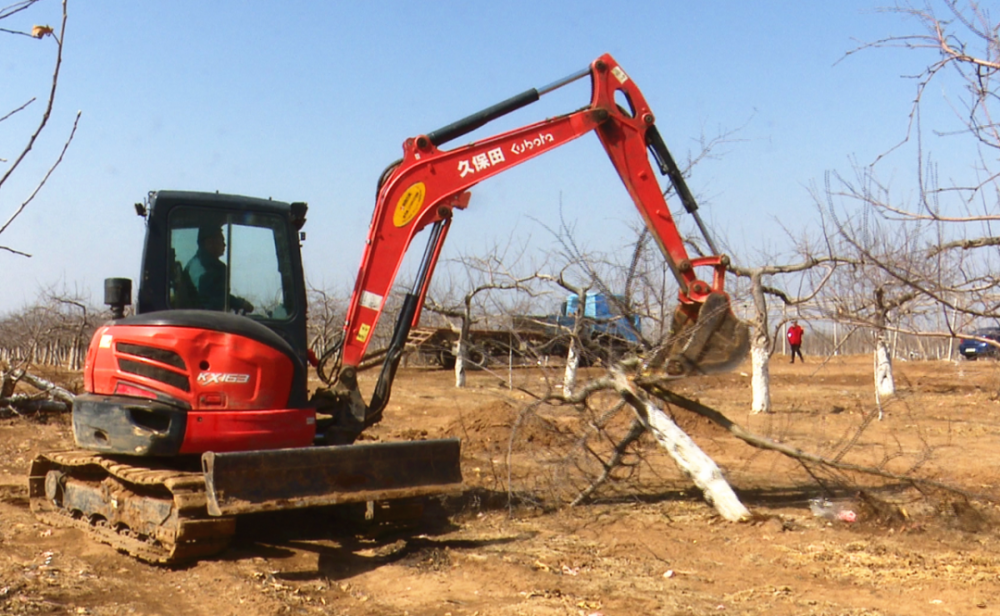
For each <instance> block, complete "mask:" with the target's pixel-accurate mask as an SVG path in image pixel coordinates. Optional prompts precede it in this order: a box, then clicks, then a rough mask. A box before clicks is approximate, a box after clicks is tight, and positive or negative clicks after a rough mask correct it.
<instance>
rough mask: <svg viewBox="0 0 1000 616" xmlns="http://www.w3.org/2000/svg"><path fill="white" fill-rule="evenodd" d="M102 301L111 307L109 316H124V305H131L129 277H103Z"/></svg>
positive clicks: (114, 317) (130, 282) (116, 317)
mask: <svg viewBox="0 0 1000 616" xmlns="http://www.w3.org/2000/svg"><path fill="white" fill-rule="evenodd" d="M104 303H105V304H106V305H108V306H110V307H111V318H113V319H121V318H124V316H125V306H131V305H132V280H131V279H130V278H105V279H104Z"/></svg>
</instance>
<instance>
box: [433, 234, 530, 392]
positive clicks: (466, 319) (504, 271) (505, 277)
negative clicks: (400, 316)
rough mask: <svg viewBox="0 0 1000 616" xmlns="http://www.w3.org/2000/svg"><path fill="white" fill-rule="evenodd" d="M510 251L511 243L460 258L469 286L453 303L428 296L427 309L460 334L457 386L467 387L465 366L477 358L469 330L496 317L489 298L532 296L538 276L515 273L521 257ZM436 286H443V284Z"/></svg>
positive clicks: (483, 355) (482, 356)
mask: <svg viewBox="0 0 1000 616" xmlns="http://www.w3.org/2000/svg"><path fill="white" fill-rule="evenodd" d="M511 248H512V247H511V245H509V244H508V246H507V247H506V248H500V247H494V250H492V251H489V252H490V253H491V254H490V256H488V257H470V256H464V257H461V258H459V259H457V261H458V262H459V263H461V265H462V268H461V269H462V273H463V275H464V276H465V277H466V284H465V285H462V287H461V288H463V289H465V290H464V292H462V291H459V293H461V296H460V297H455V296H453V297H452V298H451V300H450V301H448V300H446V299H445V298H444V296H443V295H441V294H440V293H439V294H438V297H435V296H433V295H429V296H428V297H427V298H426V301H425V308H426V309H427V310H428V311H430V312H433V313H436V314H439V315H441V316H444V317H446V318H448V319H449V322H450V325H451V327H452V329H454V330H455V332H456V333H457V334H458V339H457V340H456V341H455V347H454V349H453V350H452V353H453V354H454V356H455V387H465V382H466V364H467V363H469V361H470V359H474V358H472V352H471V351H472V350H471V347H470V330H471V329H472V326H473V324H475V323H476V322H478V321H480V320H481V319H484V318H486V317H488V316H489V315H490V314H494V315H495V314H496V312H495V311H494V310H490V306H489V304H488V302H487V300H488V298H489V297H490V296H491V295H492V294H493V293H495V292H497V291H519V292H522V293H529V294H531V293H533V291H532V289H531V286H530V283H531V282H532V281H535V280H537V279H538V275H537V274H536V273H534V272H532V273H528V274H525V275H519V274H516V273H514V272H513V271H512V269H516V268H517V266H518V263H519V258H517V257H515V258H509V257H508V253H509V252H511ZM520 254H523V251H522V252H521V253H520ZM435 286H436V288H441V287H442V285H441V284H437V285H435ZM454 293H455V285H452V289H451V294H454ZM484 298H486V299H484ZM476 355H477V356H478V357H479V359H480V361H479V362H475V361H473V362H472V363H479V364H482V363H484V362H485V360H486V357H487V353H485V352H480V353H477V354H476Z"/></svg>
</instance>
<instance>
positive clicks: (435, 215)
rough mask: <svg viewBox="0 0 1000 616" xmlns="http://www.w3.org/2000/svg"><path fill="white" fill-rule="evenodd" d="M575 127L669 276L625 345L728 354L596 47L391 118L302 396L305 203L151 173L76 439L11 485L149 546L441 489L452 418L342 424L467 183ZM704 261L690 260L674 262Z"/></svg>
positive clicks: (169, 558)
mask: <svg viewBox="0 0 1000 616" xmlns="http://www.w3.org/2000/svg"><path fill="white" fill-rule="evenodd" d="M586 77H589V78H590V81H591V85H592V96H591V100H590V104H589V105H587V106H586V107H584V108H582V109H580V110H579V111H575V112H572V113H569V114H566V115H562V116H559V117H555V118H551V119H547V120H544V121H541V122H538V123H535V124H531V125H529V126H525V127H523V128H518V129H516V130H512V131H509V132H506V133H503V134H500V135H496V136H494V137H489V138H487V139H482V140H479V141H476V142H474V143H471V144H468V145H465V146H461V147H457V148H455V149H452V150H442V149H440V147H441V146H442V145H444V144H445V143H447V142H449V141H452V140H454V139H456V138H458V137H461V136H462V135H465V134H467V133H469V132H471V131H473V130H475V129H477V128H479V127H481V126H483V125H485V124H487V123H488V122H490V121H492V120H495V119H497V118H499V117H501V116H503V115H505V114H508V113H510V112H512V111H514V110H516V109H519V108H521V107H524V106H525V105H528V104H529V103H532V102H534V101H536V100H538V98H539V97H540V96H542V95H544V94H546V93H548V92H550V91H552V90H555V89H557V88H560V87H562V86H564V85H566V84H568V83H571V82H573V81H576V80H578V79H583V78H586ZM591 131H593V132H596V133H597V136H598V138H599V139H600V141H601V144H602V145H603V146H604V149H605V151H606V152H607V154H608V156H609V157H610V158H611V162H612V163H613V164H614V166H615V168H616V169H617V171H618V174H619V175H620V176H621V179H622V181H623V182H624V183H625V187H626V188H627V189H628V192H629V194H630V195H631V196H632V199H633V200H634V202H635V204H636V206H637V207H638V209H639V212H640V213H641V214H642V216H643V219H644V220H645V222H646V225H647V226H648V227H649V229H650V230H651V231H652V234H653V236H654V237H655V238H656V239H657V241H658V242H659V245H660V248H661V250H662V252H663V255H664V257H665V258H666V262H667V264H668V265H669V266H670V268H671V269H672V271H673V273H674V275H675V277H676V279H677V282H678V284H679V288H680V291H679V299H680V305H679V307H678V309H677V311H676V313H675V316H674V320H673V324H672V325H673V327H672V334H671V337H670V339H669V340H667V341H666V342H665V343H664V344H662V345H661V346H660V347H659V348H658V349H657V350H656V351H655V353H654V355H653V356H652V357H651V358H650V361H648V362H647V365H649V366H651V367H652V368H654V369H657V370H661V371H662V372H663V373H664V374H665V375H667V376H674V377H681V376H687V375H695V374H701V373H705V372H712V371H717V370H725V369H730V368H732V367H733V366H734V365H735V364H737V363H739V362H740V361H741V360H742V359H743V357H744V356H745V354H746V351H747V346H748V345H747V342H748V332H747V328H746V326H745V325H743V324H742V323H740V322H739V321H738V320H737V319H736V318H735V317H734V316H733V314H732V311H731V310H730V307H729V299H728V297H727V296H726V294H725V290H724V284H725V270H726V266H727V263H728V262H727V259H726V257H725V256H722V255H719V254H718V251H717V250H716V248H715V246H714V244H713V243H712V242H711V238H710V237H709V236H708V233H707V230H706V229H705V228H704V226H703V225H702V223H701V220H700V219H699V218H698V215H697V211H696V210H697V205H696V204H695V201H694V198H693V197H692V196H691V193H690V191H689V190H688V188H687V186H686V184H685V183H684V180H683V178H682V175H681V173H680V171H679V169H678V167H677V165H676V164H675V162H674V160H673V158H672V157H671V156H670V153H669V152H668V151H667V148H666V146H665V145H664V143H663V140H662V138H661V137H660V134H659V132H658V131H657V129H656V124H655V121H654V116H653V113H652V111H651V110H650V108H649V106H648V105H647V104H646V100H645V99H644V98H643V95H642V93H641V92H640V91H639V88H638V87H636V85H635V83H634V82H633V81H632V80H631V78H630V77H629V76H628V75H627V74H626V73H625V71H623V70H622V68H621V67H620V66H619V65H618V63H617V62H615V60H614V59H613V58H612V57H611V56H610V55H604V56H602V57H600V58H598V59H597V60H595V61H594V62H593V63H592V64H591V65H590V66H589V67H588V68H587V69H585V70H582V71H579V72H577V73H575V74H573V75H570V76H568V77H566V78H565V79H562V80H559V81H557V82H555V83H552V84H550V85H548V86H546V87H543V88H540V89H531V90H528V91H526V92H523V93H522V94H519V95H517V96H514V97H512V98H509V99H507V100H505V101H503V102H501V103H498V104H496V105H494V106H492V107H489V108H487V109H484V110H483V111H480V112H479V113H476V114H473V115H471V116H469V117H467V118H465V119H462V120H459V121H458V122H455V123H453V124H450V125H448V126H446V127H444V128H442V129H440V130H436V131H433V132H430V133H427V134H424V135H420V136H418V137H414V138H411V139H407V140H406V141H405V142H404V144H403V158H402V159H401V160H400V161H397V162H395V163H393V164H392V165H390V166H389V167H388V168H387V169H386V170H385V172H384V173H383V174H382V176H381V178H380V180H379V183H378V191H377V199H376V203H375V212H374V215H373V217H372V221H371V226H370V228H369V232H368V241H367V243H366V244H365V251H364V256H363V258H362V261H361V267H360V271H359V272H358V277H357V282H356V284H355V287H354V292H353V295H352V297H351V302H350V307H349V309H348V312H347V319H346V323H345V326H344V335H343V339H342V342H341V344H340V345H339V346H338V347H337V348H336V349H335V350H334V352H332V353H329V354H326V355H325V356H324V358H323V359H324V364H322V365H331V366H332V369H331V370H330V371H329V373H327V372H326V371H324V370H320V371H319V372H320V373H321V374H322V375H323V376H324V377H326V379H325V380H327V382H328V384H331V385H332V387H330V388H321V389H319V390H317V391H316V392H314V393H313V394H312V395H310V393H309V390H308V386H307V379H308V374H307V370H308V368H309V364H310V358H311V356H310V352H309V349H308V345H307V339H306V288H305V280H304V276H303V272H302V261H301V256H300V251H299V245H300V241H301V240H302V239H303V238H304V234H303V233H302V231H301V229H302V227H303V225H304V224H305V219H306V212H307V207H306V205H305V204H304V203H282V202H278V201H272V200H270V199H267V200H264V199H253V198H248V197H241V196H233V195H221V194H217V193H196V192H180V191H158V192H152V193H150V194H149V196H148V198H147V200H146V201H145V202H144V203H141V204H136V209H137V212H138V213H139V214H140V215H142V216H143V217H144V218H145V220H146V242H145V248H144V252H143V259H142V271H141V279H140V282H139V292H138V300H137V302H136V306H135V311H134V313H135V314H133V315H131V316H125V313H126V308H127V307H128V306H130V305H131V298H132V291H131V281H130V280H128V279H118V278H113V279H108V280H107V281H106V282H105V301H106V303H108V304H109V305H110V306H111V308H112V313H113V315H114V317H115V318H114V319H113V320H112V321H111V322H109V323H108V324H106V325H104V326H103V327H101V328H100V329H98V330H97V332H96V333H95V335H94V338H93V340H92V342H91V345H90V349H89V351H88V353H87V360H86V366H85V369H84V388H85V390H86V392H87V393H85V394H82V395H80V396H78V397H77V399H76V400H75V402H74V404H73V435H74V438H75V441H76V445H77V447H78V449H74V450H70V451H58V452H50V453H45V454H42V455H39V456H38V457H37V458H36V459H35V460H34V461H33V462H32V464H31V471H30V479H29V483H30V497H31V505H32V508H33V510H34V511H35V512H36V514H37V515H38V516H39V517H41V518H42V519H43V520H45V521H46V522H50V523H53V524H56V525H63V526H66V525H68V526H73V527H77V528H81V529H84V530H86V531H87V532H90V533H92V534H94V535H95V536H96V537H97V538H98V539H99V540H101V541H104V542H106V543H109V544H111V545H113V546H114V547H116V548H118V549H120V550H122V551H125V552H127V553H130V554H132V555H134V556H136V557H138V558H141V559H143V560H146V561H150V562H154V563H174V562H179V561H183V560H190V559H196V558H199V557H203V556H207V555H210V554H213V553H216V552H218V551H220V550H222V549H223V548H224V547H225V546H226V544H227V543H228V541H229V539H230V537H231V535H232V534H233V532H234V529H235V516H238V515H240V514H244V513H251V512H259V511H271V510H280V509H289V508H299V507H308V506H319V505H332V504H338V503H351V502H367V503H373V502H383V501H393V500H394V499H409V498H412V497H425V496H428V495H438V494H443V493H450V492H455V491H458V490H460V489H461V485H462V476H461V469H460V464H459V461H460V460H459V459H460V444H459V441H458V440H457V439H442V440H428V441H413V442H385V443H372V442H367V443H355V441H356V439H357V438H358V436H359V435H360V434H361V433H362V432H363V431H364V430H365V429H366V428H368V427H369V426H372V425H373V424H375V423H376V422H378V421H379V420H380V419H381V418H382V413H383V411H384V409H385V407H386V405H387V403H388V401H389V396H390V390H391V387H392V383H393V379H394V376H395V373H396V369H397V367H398V365H399V361H400V358H401V356H402V353H403V349H404V345H405V343H406V340H407V336H408V333H409V331H410V329H411V327H413V326H415V325H416V324H417V323H418V321H419V318H420V313H421V308H422V305H423V300H424V297H425V294H426V292H427V289H428V286H429V284H430V280H431V277H432V275H433V272H434V269H435V265H436V263H437V260H438V256H439V255H440V253H441V248H442V245H443V243H444V241H445V237H446V236H447V233H448V229H449V227H450V225H451V221H452V214H453V212H454V210H456V209H459V210H461V209H465V208H466V207H467V205H468V202H469V193H468V192H467V191H468V189H469V188H471V187H472V186H474V185H475V184H477V183H479V182H481V181H482V180H484V179H486V178H488V177H491V176H494V175H496V174H498V173H502V172H503V171H506V170H507V169H509V168H510V167H513V166H514V165H517V164H520V163H522V162H525V161H526V160H528V159H530V158H534V157H536V156H539V155H541V154H544V153H545V152H548V151H549V150H553V149H555V148H558V147H559V146H561V145H563V144H565V143H567V142H568V141H570V140H572V139H575V138H577V137H579V136H581V135H584V134H586V133H589V132H591ZM650 155H652V158H653V160H654V161H655V162H656V164H657V166H658V168H659V170H660V172H661V173H662V174H663V175H666V176H668V178H669V179H670V181H671V183H672V185H673V187H674V190H675V191H676V193H677V195H678V196H679V198H680V200H681V203H682V204H683V205H684V207H685V209H686V210H687V211H688V212H689V213H690V214H692V215H693V216H694V218H695V221H696V222H697V224H698V226H699V228H700V229H701V231H702V234H703V235H704V236H705V239H706V241H707V242H708V246H709V247H710V250H711V251H712V253H713V255H712V256H707V257H699V258H694V259H692V258H690V257H689V256H688V254H687V252H686V250H685V248H684V243H683V240H682V237H681V235H680V233H679V231H678V229H677V227H676V226H675V224H674V220H673V217H672V216H671V214H670V211H669V209H668V208H667V204H666V201H665V199H664V196H663V195H664V193H663V191H662V189H661V188H660V185H659V183H658V181H657V179H656V176H655V174H654V173H653V168H652V166H651V164H650ZM427 227H430V232H429V237H428V241H427V247H426V249H425V252H424V257H423V260H422V261H421V263H420V267H419V268H418V273H417V275H416V279H415V281H414V283H413V286H412V289H411V291H410V292H409V293H408V294H407V295H406V297H405V300H404V302H403V305H402V308H401V310H400V312H399V315H398V317H397V319H396V324H395V328H394V330H393V334H392V338H391V341H390V343H389V345H388V347H387V349H386V350H385V353H384V360H383V362H382V369H381V373H380V374H379V377H378V379H377V382H376V384H375V387H374V390H373V392H372V394H371V397H370V402H369V403H365V401H364V398H363V397H362V395H361V392H360V391H359V389H358V381H357V372H358V369H359V367H361V366H362V364H363V362H364V361H365V358H366V350H367V347H368V345H369V342H370V341H371V339H372V333H373V332H374V330H375V327H376V324H377V323H378V320H379V317H380V316H381V314H382V312H383V310H384V308H385V301H386V297H387V295H388V294H389V291H390V289H391V287H392V285H393V283H394V281H395V279H396V275H397V272H398V269H399V266H400V263H401V261H402V259H403V257H404V255H405V254H406V252H407V250H408V248H409V246H410V243H411V242H412V240H413V238H414V236H415V235H416V234H417V233H418V232H420V231H422V230H424V229H425V228H427ZM700 268H711V270H712V276H711V281H710V282H708V281H703V280H701V279H700V278H698V276H697V273H696V270H698V269H700Z"/></svg>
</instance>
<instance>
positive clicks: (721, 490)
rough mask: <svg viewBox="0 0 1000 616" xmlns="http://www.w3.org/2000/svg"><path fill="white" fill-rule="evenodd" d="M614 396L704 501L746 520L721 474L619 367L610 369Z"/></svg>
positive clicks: (746, 513) (723, 513)
mask: <svg viewBox="0 0 1000 616" xmlns="http://www.w3.org/2000/svg"><path fill="white" fill-rule="evenodd" d="M611 376H612V382H613V383H614V387H615V390H616V391H617V392H618V394H619V395H620V396H621V397H622V398H623V399H624V400H625V401H626V402H628V403H629V405H630V406H631V407H632V408H633V410H634V411H635V413H636V415H637V416H638V418H639V421H640V422H642V424H643V425H644V426H645V427H646V429H648V430H649V431H650V433H652V435H653V436H654V437H655V438H656V441H657V442H658V443H659V444H660V445H662V446H663V447H664V449H666V450H667V452H668V453H669V454H670V457H671V458H673V459H674V462H676V463H677V466H678V467H679V468H680V469H681V471H682V472H683V473H684V474H685V475H687V476H688V477H690V478H691V481H693V482H694V484H695V485H696V486H698V488H699V489H701V491H702V492H703V493H704V495H705V500H706V501H708V503H709V504H710V505H712V506H713V507H715V510H716V511H717V512H719V515H721V516H722V517H723V518H725V519H726V520H729V521H730V522H742V521H745V520H748V519H750V511H749V510H748V509H747V508H746V507H745V506H744V505H743V503H741V502H740V499H739V498H738V497H737V496H736V493H735V492H733V489H732V487H731V486H730V485H729V483H728V482H727V481H726V479H725V477H723V475H722V471H721V470H720V469H719V467H718V465H716V463H715V461H714V460H712V458H710V457H709V456H708V455H707V454H705V452H703V451H702V450H701V448H699V447H698V445H697V444H696V443H695V442H694V441H693V440H692V439H691V437H690V436H688V435H687V434H686V433H685V432H684V431H683V430H681V429H680V427H679V426H678V425H677V424H675V423H674V422H673V420H672V419H670V417H669V416H668V415H667V414H666V413H664V412H663V411H662V410H660V408H658V407H657V406H656V404H654V403H653V402H652V401H651V400H650V399H649V398H648V397H647V396H646V395H645V394H644V393H643V392H642V391H641V390H639V389H637V388H636V387H635V386H634V385H633V383H632V382H631V381H630V380H629V379H628V377H627V376H626V374H625V372H624V371H623V370H622V369H621V367H619V366H616V367H614V368H612V370H611Z"/></svg>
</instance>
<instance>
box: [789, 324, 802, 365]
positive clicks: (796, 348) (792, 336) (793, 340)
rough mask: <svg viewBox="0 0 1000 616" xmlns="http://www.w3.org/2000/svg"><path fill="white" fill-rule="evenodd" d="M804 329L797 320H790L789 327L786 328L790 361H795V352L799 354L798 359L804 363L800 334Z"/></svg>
mask: <svg viewBox="0 0 1000 616" xmlns="http://www.w3.org/2000/svg"><path fill="white" fill-rule="evenodd" d="M803 333H804V330H803V329H802V327H801V326H800V325H799V322H798V321H792V325H791V327H789V328H788V345H789V346H791V347H792V363H793V364H794V363H795V354H796V353H798V354H799V359H801V360H802V363H806V358H805V357H802V334H803Z"/></svg>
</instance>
